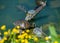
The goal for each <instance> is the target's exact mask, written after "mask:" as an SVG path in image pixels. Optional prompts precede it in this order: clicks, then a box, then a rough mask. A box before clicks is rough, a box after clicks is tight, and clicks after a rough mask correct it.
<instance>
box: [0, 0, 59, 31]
mask: <svg viewBox="0 0 60 43" xmlns="http://www.w3.org/2000/svg"><path fill="white" fill-rule="evenodd" d="M34 1H35V0H0V26H1V25H3V24H6V25H7V26H8V27H7V28H11V27H13V24H12V23H13V22H14V21H16V20H19V19H24V18H25V16H26V14H25V13H24V12H22V11H20V10H18V9H17V8H16V6H17V5H23V6H25V8H26V9H27V10H30V9H34V8H35V7H36V4H35V2H34ZM50 1H51V0H48V2H47V6H46V7H45V8H44V9H43V10H42V11H41V12H40V13H39V14H37V16H35V18H34V21H33V22H35V23H36V25H38V26H40V25H42V24H47V23H49V22H54V23H56V26H57V29H58V28H59V26H60V7H58V8H51V7H50V5H49V3H50ZM58 30H59V29H58ZM58 30H57V31H58Z"/></svg>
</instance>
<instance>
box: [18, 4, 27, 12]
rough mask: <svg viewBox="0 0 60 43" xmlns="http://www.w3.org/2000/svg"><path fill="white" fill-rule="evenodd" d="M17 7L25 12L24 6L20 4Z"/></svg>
mask: <svg viewBox="0 0 60 43" xmlns="http://www.w3.org/2000/svg"><path fill="white" fill-rule="evenodd" d="M17 8H18V9H20V10H21V11H23V12H25V13H26V12H27V10H26V8H25V7H24V6H22V5H19V6H17Z"/></svg>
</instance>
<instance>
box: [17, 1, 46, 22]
mask: <svg viewBox="0 0 60 43" xmlns="http://www.w3.org/2000/svg"><path fill="white" fill-rule="evenodd" d="M46 2H47V1H45V2H43V1H36V3H38V4H37V7H36V8H35V9H33V10H28V11H27V10H26V9H25V7H24V6H21V5H20V6H17V8H18V9H20V10H22V11H23V12H25V13H26V17H25V20H26V21H29V20H31V19H33V18H34V17H35V16H36V15H37V14H38V13H39V12H40V11H41V10H42V9H43V8H44V7H45V6H46Z"/></svg>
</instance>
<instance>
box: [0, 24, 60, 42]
mask: <svg viewBox="0 0 60 43" xmlns="http://www.w3.org/2000/svg"><path fill="white" fill-rule="evenodd" d="M48 29H49V32H50V34H49V35H46V36H44V37H38V36H36V34H34V33H33V32H31V31H32V30H29V29H26V30H24V31H22V32H21V34H20V26H16V27H14V28H12V29H8V30H7V29H6V25H2V26H0V43H59V42H60V37H58V34H57V33H56V30H55V27H54V25H51V24H49V25H48ZM2 35H3V36H2Z"/></svg>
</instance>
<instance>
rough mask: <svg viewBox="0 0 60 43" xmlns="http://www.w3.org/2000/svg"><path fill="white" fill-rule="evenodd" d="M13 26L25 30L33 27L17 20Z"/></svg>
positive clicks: (26, 22)
mask: <svg viewBox="0 0 60 43" xmlns="http://www.w3.org/2000/svg"><path fill="white" fill-rule="evenodd" d="M13 24H14V25H15V26H20V28H21V29H27V28H30V27H33V26H32V24H30V23H29V22H28V21H26V20H18V21H15V22H14V23H13Z"/></svg>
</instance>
